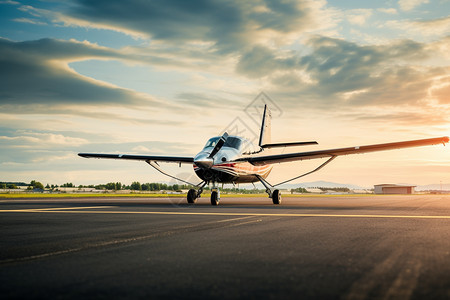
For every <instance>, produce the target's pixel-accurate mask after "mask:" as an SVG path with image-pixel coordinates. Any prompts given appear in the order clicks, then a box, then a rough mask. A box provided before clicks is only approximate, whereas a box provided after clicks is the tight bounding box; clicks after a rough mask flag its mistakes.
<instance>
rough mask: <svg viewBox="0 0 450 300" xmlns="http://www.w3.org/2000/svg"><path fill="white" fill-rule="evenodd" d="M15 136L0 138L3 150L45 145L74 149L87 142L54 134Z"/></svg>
mask: <svg viewBox="0 0 450 300" xmlns="http://www.w3.org/2000/svg"><path fill="white" fill-rule="evenodd" d="M19 134H20V135H16V136H0V141H2V144H3V145H4V147H5V148H41V147H42V146H44V145H45V147H47V146H49V145H50V146H52V147H53V148H54V147H58V148H64V147H76V146H81V145H84V144H87V143H88V141H87V140H86V139H83V138H78V137H70V136H64V135H62V134H55V133H38V132H30V131H25V132H20V133H19Z"/></svg>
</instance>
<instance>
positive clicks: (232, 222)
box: [0, 210, 262, 265]
mask: <svg viewBox="0 0 450 300" xmlns="http://www.w3.org/2000/svg"><path fill="white" fill-rule="evenodd" d="M24 211H25V212H38V211H32V210H24ZM41 212H55V211H49V210H45V211H41ZM61 212H63V211H61ZM64 212H67V211H64ZM250 218H253V216H245V217H239V218H232V219H226V220H219V221H207V222H201V223H196V224H189V225H184V226H177V227H174V228H173V229H170V230H166V231H162V232H155V233H151V234H146V235H140V236H133V237H127V238H122V239H114V240H111V241H105V242H97V243H91V244H86V245H83V246H80V247H74V248H69V249H65V250H59V251H51V252H46V253H41V254H36V255H30V256H24V257H16V258H9V259H4V260H0V265H2V264H8V263H14V262H21V261H29V260H36V259H41V258H47V257H51V256H56V255H62V254H69V253H73V252H79V251H83V250H89V249H95V248H103V247H108V246H116V245H121V244H126V243H132V242H138V241H142V240H147V239H152V238H157V237H167V236H171V235H174V234H177V233H184V232H189V231H190V230H192V229H195V228H208V226H209V227H210V228H211V226H213V227H214V226H216V227H217V226H219V227H221V228H225V227H235V226H241V225H246V224H249V223H254V222H261V221H262V220H260V219H257V220H250V221H247V220H248V219H250Z"/></svg>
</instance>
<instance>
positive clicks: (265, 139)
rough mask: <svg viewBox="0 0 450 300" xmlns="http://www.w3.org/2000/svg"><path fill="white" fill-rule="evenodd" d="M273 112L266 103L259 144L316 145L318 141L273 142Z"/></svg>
mask: <svg viewBox="0 0 450 300" xmlns="http://www.w3.org/2000/svg"><path fill="white" fill-rule="evenodd" d="M271 125H272V112H271V111H270V109H269V108H268V107H267V104H266V105H264V113H263V118H262V123H261V132H260V134H259V144H258V145H259V146H260V147H261V148H263V149H264V148H277V147H291V146H307V145H316V144H317V142H315V141H313V142H291V143H274V144H273V143H272V133H271V132H272V126H271Z"/></svg>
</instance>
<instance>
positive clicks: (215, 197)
mask: <svg viewBox="0 0 450 300" xmlns="http://www.w3.org/2000/svg"><path fill="white" fill-rule="evenodd" d="M219 200H220V191H219V189H218V188H213V189H212V190H211V205H219Z"/></svg>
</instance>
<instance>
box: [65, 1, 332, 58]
mask: <svg viewBox="0 0 450 300" xmlns="http://www.w3.org/2000/svg"><path fill="white" fill-rule="evenodd" d="M116 2H117V3H120V4H122V2H121V1H119V0H113V1H106V0H102V1H86V0H79V1H78V3H77V4H78V5H76V6H73V8H71V9H69V10H68V11H67V12H66V13H64V14H59V16H58V20H59V21H60V22H63V23H64V24H65V25H66V26H69V25H71V26H90V27H96V28H105V29H112V30H117V31H121V32H124V33H129V32H133V33H140V34H141V35H143V36H149V37H150V38H151V39H152V40H157V41H165V42H168V43H172V44H177V45H180V44H186V43H191V42H198V41H202V42H209V43H212V45H213V46H214V48H215V49H216V50H217V51H219V52H220V53H231V52H236V51H240V50H241V49H243V48H247V47H248V46H249V45H250V46H251V45H253V44H255V43H261V42H262V41H263V40H267V39H274V40H278V41H280V40H281V39H282V38H283V37H286V36H288V35H289V34H291V33H293V32H297V33H298V32H302V31H306V30H311V29H316V28H319V27H321V26H324V23H326V22H323V23H320V22H317V16H318V15H319V13H318V12H319V11H320V10H324V7H325V4H326V2H325V1H308V0H304V1H303V0H300V1H299V0H287V1H282V2H280V1H274V0H252V1H244V2H241V1H225V0H216V1H207V0H194V1H188V2H186V1H184V0H167V1H164V4H161V3H159V2H156V1H140V0H131V1H128V2H127V5H126V6H123V5H116V4H117V3H116Z"/></svg>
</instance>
